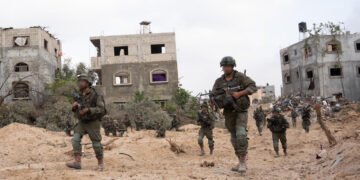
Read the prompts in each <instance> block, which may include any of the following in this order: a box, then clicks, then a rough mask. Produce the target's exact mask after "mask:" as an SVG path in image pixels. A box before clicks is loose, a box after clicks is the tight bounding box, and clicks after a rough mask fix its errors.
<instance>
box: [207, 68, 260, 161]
mask: <svg viewBox="0 0 360 180" xmlns="http://www.w3.org/2000/svg"><path fill="white" fill-rule="evenodd" d="M229 83H236V84H238V85H240V86H241V87H242V88H244V89H245V90H247V91H248V92H249V94H252V93H254V92H256V91H257V88H256V84H255V82H254V81H253V80H252V79H250V78H249V77H247V76H246V75H244V74H243V73H240V72H238V71H236V70H234V76H233V78H232V79H231V80H230V81H226V79H225V75H222V77H220V78H218V79H217V80H216V81H215V84H214V86H213V89H212V90H213V91H215V90H217V89H218V88H225V87H227V86H228V85H229ZM236 104H237V105H240V108H241V107H243V106H244V107H245V106H247V107H245V108H242V110H241V111H238V110H235V109H234V108H233V107H225V108H224V116H225V125H226V128H227V129H228V130H229V131H230V133H231V144H232V145H233V147H234V150H235V154H236V155H237V156H238V157H240V156H245V155H246V154H247V148H248V138H247V130H246V128H247V122H248V111H247V108H248V105H249V104H250V101H249V98H248V96H247V95H244V96H241V97H240V98H239V99H237V100H236ZM246 104H247V105H246Z"/></svg>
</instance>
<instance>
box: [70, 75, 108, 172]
mask: <svg viewBox="0 0 360 180" xmlns="http://www.w3.org/2000/svg"><path fill="white" fill-rule="evenodd" d="M91 85H92V80H91V77H89V76H87V75H83V74H82V75H79V76H78V86H79V89H80V95H79V96H76V101H75V102H74V104H73V108H72V110H73V112H74V113H75V117H76V118H77V119H79V122H78V124H77V125H76V127H75V129H74V136H73V138H72V145H73V151H74V157H75V161H74V162H72V163H67V164H66V165H67V166H68V167H70V168H74V169H81V153H82V148H81V139H82V137H83V136H84V135H85V134H88V135H89V137H90V140H91V141H92V145H93V149H94V151H95V155H96V158H97V160H98V169H99V170H104V161H103V157H104V155H103V147H102V145H101V134H100V126H101V118H102V117H103V116H104V115H105V114H106V109H105V102H104V98H103V97H102V96H101V95H99V94H98V93H97V92H96V90H95V89H94V88H92V87H91Z"/></svg>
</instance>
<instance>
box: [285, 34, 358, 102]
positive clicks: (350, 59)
mask: <svg viewBox="0 0 360 180" xmlns="http://www.w3.org/2000/svg"><path fill="white" fill-rule="evenodd" d="M335 39H336V41H338V43H340V45H341V50H342V51H341V53H339V54H338V53H333V52H328V50H327V45H328V43H329V42H332V41H334V36H330V35H321V36H319V37H313V38H309V39H308V41H307V44H308V45H309V46H310V47H311V50H312V55H311V56H308V57H307V58H305V56H304V45H305V41H304V40H303V41H300V42H298V43H296V44H293V45H291V46H289V47H287V48H285V49H282V50H281V51H280V57H281V58H280V60H281V68H282V78H283V88H282V93H283V94H282V95H283V96H287V95H290V94H300V92H302V93H304V94H309V95H315V96H323V97H330V96H332V95H333V94H336V93H343V94H344V95H345V97H346V98H348V99H349V100H357V101H359V100H360V78H359V77H360V76H359V75H358V72H357V67H358V66H360V65H359V64H360V52H358V51H356V50H355V42H359V40H360V34H344V35H338V36H336V37H335ZM295 50H296V51H297V53H295ZM284 54H288V55H289V63H284V60H283V56H284ZM295 54H296V55H295ZM339 64H340V65H341V66H342V71H343V74H342V76H340V77H333V76H330V68H331V67H333V66H335V65H339ZM308 69H311V70H313V76H314V84H315V88H314V89H313V90H308V87H309V85H310V80H309V79H308V78H307V77H306V72H307V70H308ZM297 72H299V76H297ZM285 73H290V75H291V82H290V83H286V82H285V77H284V75H285Z"/></svg>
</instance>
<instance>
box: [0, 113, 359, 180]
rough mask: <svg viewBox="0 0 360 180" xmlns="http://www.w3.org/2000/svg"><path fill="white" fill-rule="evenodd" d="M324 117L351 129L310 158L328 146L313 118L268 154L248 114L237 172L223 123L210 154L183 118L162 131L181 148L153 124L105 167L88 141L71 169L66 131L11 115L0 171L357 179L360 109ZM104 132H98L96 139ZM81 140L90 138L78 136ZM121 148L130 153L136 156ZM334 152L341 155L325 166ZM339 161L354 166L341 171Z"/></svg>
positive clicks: (265, 139)
mask: <svg viewBox="0 0 360 180" xmlns="http://www.w3.org/2000/svg"><path fill="white" fill-rule="evenodd" d="M328 123H329V126H330V128H331V129H336V128H341V129H342V130H340V131H338V132H337V134H335V135H336V138H338V139H344V137H345V138H346V136H347V134H348V132H350V131H351V132H353V134H350V137H349V138H347V139H344V141H339V142H341V143H339V145H337V146H336V147H333V148H328V149H327V150H328V151H329V157H328V158H327V159H326V160H316V159H315V156H316V153H317V152H318V151H319V149H320V148H319V147H320V144H323V145H324V147H325V148H327V147H326V145H327V139H326V137H325V135H324V133H323V132H322V131H321V129H320V127H319V125H318V124H317V123H313V124H312V126H311V130H310V133H309V134H305V133H304V131H303V129H301V124H300V122H298V127H297V128H290V129H289V130H288V131H287V137H288V153H289V155H288V156H287V157H284V156H283V154H281V155H282V156H281V157H280V158H273V155H274V153H273V147H272V138H271V133H270V131H269V130H268V129H265V131H264V134H263V136H258V134H257V130H256V126H255V122H254V120H252V119H249V138H250V141H249V142H250V144H249V156H248V161H247V162H248V169H249V170H248V173H247V174H246V175H244V176H242V175H239V174H237V173H233V172H231V171H230V170H229V169H230V168H231V167H232V166H233V165H235V164H236V157H235V155H234V152H233V149H232V146H231V144H230V134H229V133H228V132H227V131H226V130H224V129H217V128H216V129H215V130H214V134H215V151H214V155H213V156H210V155H208V148H207V147H206V150H207V155H205V156H203V157H199V156H197V153H198V150H199V147H198V145H197V132H198V129H199V127H198V126H195V125H186V126H183V127H182V129H184V130H185V131H183V132H175V131H170V132H167V134H166V135H167V138H171V139H172V140H175V141H176V142H177V144H179V145H182V146H183V148H184V150H185V151H186V153H184V154H179V155H176V154H174V153H173V152H171V151H170V148H169V144H168V142H167V141H166V140H165V139H157V138H155V132H154V131H140V132H130V133H128V134H126V135H125V136H127V137H123V138H119V139H117V140H116V141H115V142H114V143H113V144H112V145H111V146H110V147H111V148H110V150H106V151H105V165H106V170H105V171H103V172H98V171H95V170H94V169H95V168H96V163H97V162H96V159H95V157H94V153H93V150H92V149H85V154H84V158H83V170H81V171H79V170H71V169H68V168H66V167H65V165H64V164H65V162H67V161H70V160H71V159H72V157H71V156H70V155H69V153H67V152H69V151H71V149H72V147H71V138H70V137H66V136H65V134H64V133H56V132H50V131H47V130H44V129H39V128H35V127H30V126H27V125H22V124H16V123H14V124H11V125H9V126H6V127H4V128H2V129H0V144H2V148H1V149H0V162H1V163H0V179H334V178H337V177H336V176H339V175H340V176H339V177H347V178H350V179H352V178H355V179H356V178H357V177H359V174H360V160H359V161H357V160H358V159H357V157H360V154H359V153H360V148H359V147H360V146H359V144H360V142H359V139H358V136H356V132H357V131H356V130H357V129H360V116H359V114H358V113H355V114H354V115H353V118H350V120H349V122H347V123H346V124H344V123H342V122H334V123H331V122H328ZM343 131H346V132H343ZM354 133H355V134H354ZM111 139H112V137H104V140H103V141H104V142H107V141H109V140H111ZM83 142H90V141H89V139H88V138H87V137H85V138H84V140H83ZM205 145H206V146H207V140H205ZM342 148H343V149H344V150H342ZM341 150H342V151H341ZM340 151H341V153H340V154H339V152H340ZM120 152H123V153H127V154H130V155H131V156H133V157H134V158H135V161H134V160H132V159H131V158H129V157H127V156H124V155H120V154H119V153H120ZM339 155H341V156H342V157H343V160H340V163H339V164H338V165H336V167H333V168H331V166H332V165H333V162H334V161H335V160H336V158H337V157H338V156H339ZM204 161H208V162H214V163H215V166H214V167H200V164H201V163H203V162H204ZM324 163H327V165H326V166H325V165H324ZM345 167H354V168H352V169H351V168H348V169H349V170H348V171H344V168H345ZM356 167H357V168H356ZM340 179H343V178H340Z"/></svg>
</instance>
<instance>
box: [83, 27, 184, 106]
mask: <svg viewBox="0 0 360 180" xmlns="http://www.w3.org/2000/svg"><path fill="white" fill-rule="evenodd" d="M140 25H141V32H140V33H139V34H134V35H117V36H97V37H90V41H91V43H92V44H93V45H94V46H95V48H96V50H97V57H92V58H91V68H92V69H93V70H94V71H95V72H97V74H98V76H99V80H98V82H97V85H96V88H97V89H98V90H99V92H101V93H102V94H103V95H104V97H105V101H106V103H116V104H123V103H126V102H129V101H131V100H133V97H134V93H135V92H136V91H144V92H145V93H146V94H147V95H149V96H150V97H151V98H152V99H153V100H154V101H157V102H160V103H162V104H163V103H164V102H165V101H167V100H169V99H171V97H172V96H173V94H174V93H175V91H176V90H177V88H178V70H177V60H176V44H175V33H152V32H151V31H150V28H149V27H150V22H146V21H144V22H141V23H140Z"/></svg>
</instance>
